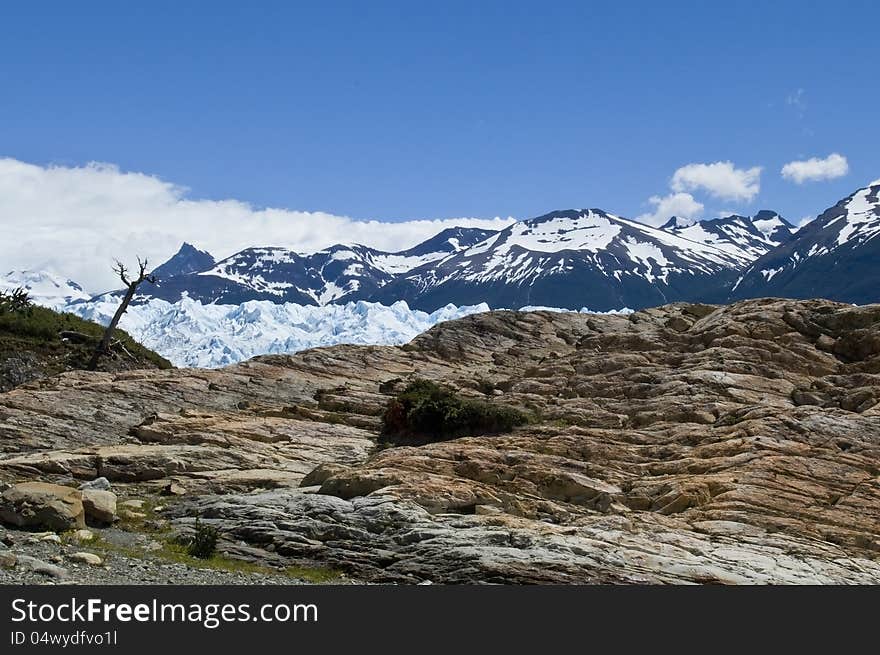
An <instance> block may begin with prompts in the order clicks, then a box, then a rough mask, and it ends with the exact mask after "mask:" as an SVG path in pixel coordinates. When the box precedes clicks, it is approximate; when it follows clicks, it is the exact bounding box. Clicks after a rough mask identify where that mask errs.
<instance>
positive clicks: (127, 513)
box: [119, 509, 147, 519]
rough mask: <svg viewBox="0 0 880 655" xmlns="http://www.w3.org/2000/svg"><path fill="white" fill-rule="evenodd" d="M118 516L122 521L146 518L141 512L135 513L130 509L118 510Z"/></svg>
mask: <svg viewBox="0 0 880 655" xmlns="http://www.w3.org/2000/svg"><path fill="white" fill-rule="evenodd" d="M119 516H121V517H122V518H124V519H145V518H147V515H146V514H144V513H143V512H135V511H133V510H130V509H123V510H120V511H119Z"/></svg>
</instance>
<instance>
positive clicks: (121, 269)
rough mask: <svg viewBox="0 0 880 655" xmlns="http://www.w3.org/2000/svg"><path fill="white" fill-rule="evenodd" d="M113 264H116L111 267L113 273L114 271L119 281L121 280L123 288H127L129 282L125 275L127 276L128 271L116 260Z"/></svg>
mask: <svg viewBox="0 0 880 655" xmlns="http://www.w3.org/2000/svg"><path fill="white" fill-rule="evenodd" d="M115 262H116V264H115V266H113V271H114V272H115V273H116V274H117V275H119V279H120V280H122V283H123V284H124V285H125V286H129V285H130V284H131V282H129V281H128V275H127V274H128V269H127V268H125V264H123V263H122V262H121V261H119V260H118V259H117V260H115Z"/></svg>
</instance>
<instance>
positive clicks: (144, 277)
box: [88, 257, 156, 371]
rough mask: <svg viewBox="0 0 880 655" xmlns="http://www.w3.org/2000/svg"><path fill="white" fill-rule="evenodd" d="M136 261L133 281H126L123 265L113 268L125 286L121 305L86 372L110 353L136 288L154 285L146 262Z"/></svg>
mask: <svg viewBox="0 0 880 655" xmlns="http://www.w3.org/2000/svg"><path fill="white" fill-rule="evenodd" d="M137 261H138V276H137V277H136V278H135V279H133V280H129V279H128V269H126V268H125V265H124V264H123V263H121V262H119V261H117V262H116V266H114V267H113V270H114V271H115V272H116V273H117V274H118V275H119V279H120V280H122V283H123V284H124V285H125V286H126V290H125V296H123V298H122V303H121V304H120V305H119V309H117V310H116V313H115V314H114V315H113V320H111V321H110V324H109V325H108V326H107V329H106V330H104V336H103V338H102V339H101V343H99V344H98V347H97V348H95V352H94V353H93V354H92V358H91V359H90V360H89V365H88V370H90V371H94V370H95V369H96V368H98V360H99V359H101V357H102V356H103V355H106V354H108V353H109V352H110V344H111V343H112V342H113V331H114V330H116V326H117V324H118V323H119V319H121V318H122V315H123V314H124V313H125V311H126V310H127V309H128V304H129V303H130V302H131V299H132V298H134V294H135V293H137V289H138V287H139V286H140V285H141V284H142V283H144V282H149V283H150V284H156V276H155V275H150V274H149V273H147V260H146V259H144V260H143V261H141V258H140V257H138V260H137Z"/></svg>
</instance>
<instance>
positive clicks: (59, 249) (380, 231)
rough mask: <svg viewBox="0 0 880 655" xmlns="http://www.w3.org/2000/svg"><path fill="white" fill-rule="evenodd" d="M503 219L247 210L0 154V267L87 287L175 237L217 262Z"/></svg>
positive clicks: (97, 287)
mask: <svg viewBox="0 0 880 655" xmlns="http://www.w3.org/2000/svg"><path fill="white" fill-rule="evenodd" d="M511 222H513V219H512V218H507V219H502V218H494V219H475V218H450V219H438V220H412V221H405V222H400V223H385V222H380V221H375V220H371V221H360V220H355V219H352V218H347V217H345V216H334V215H332V214H327V213H323V212H301V211H292V210H288V209H276V208H263V209H258V208H254V207H252V206H250V205H248V204H247V203H244V202H240V201H238V200H193V199H189V198H188V197H187V191H186V189H184V188H182V187H179V186H176V185H174V184H171V183H169V182H165V181H163V180H161V179H159V178H157V177H153V176H150V175H145V174H143V173H127V172H122V171H120V170H119V169H118V168H117V167H115V166H112V165H109V164H96V163H92V164H88V165H86V166H79V167H67V166H38V165H34V164H28V163H25V162H21V161H18V160H16V159H10V158H5V159H4V158H0V235H2V238H0V266H2V268H3V270H2V271H0V273H6V272H7V271H8V270H10V269H18V268H38V269H44V268H45V269H52V270H55V271H57V272H59V273H61V274H63V275H65V276H67V277H70V278H71V279H73V280H75V281H77V282H79V283H80V284H82V285H84V286H85V287H86V288H87V289H88V290H90V291H93V292H94V291H103V290H107V289H109V288H114V287H115V286H118V282H117V281H116V279H115V277H114V275H113V273H112V271H111V270H110V269H111V266H112V263H113V259H114V258H120V259H123V260H133V259H134V257H135V255H141V256H145V257H148V258H149V259H150V262H151V263H153V264H159V263H161V262H162V261H164V260H165V259H167V258H168V257H170V256H171V255H172V254H174V252H176V250H177V248H178V247H179V246H180V244H181V242H182V241H189V242H190V243H192V244H194V245H195V246H197V247H199V248H202V249H206V250H208V251H209V252H211V254H213V255H214V256H215V257H217V258H222V257H227V256H229V255H231V254H233V253H235V252H237V251H239V250H241V249H243V248H247V247H249V246H261V245H273V246H283V247H287V248H291V249H294V250H297V251H314V250H319V249H321V248H325V247H327V246H330V245H332V244H334V243H362V244H365V245H368V246H372V247H375V248H380V249H384V250H401V249H404V248H408V247H410V246H413V245H415V244H416V243H419V242H420V241H423V240H425V239H427V238H429V237H430V236H432V235H433V234H435V233H436V232H438V231H440V230H442V229H444V228H446V227H452V226H456V225H460V226H472V227H484V228H490V229H500V228H502V227H504V226H506V225H509V224H510V223H511Z"/></svg>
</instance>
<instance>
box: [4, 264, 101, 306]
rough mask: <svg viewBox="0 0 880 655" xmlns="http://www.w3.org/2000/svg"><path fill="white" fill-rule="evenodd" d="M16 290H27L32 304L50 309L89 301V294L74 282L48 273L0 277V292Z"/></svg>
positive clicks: (39, 272) (13, 274)
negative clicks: (80, 301) (79, 301)
mask: <svg viewBox="0 0 880 655" xmlns="http://www.w3.org/2000/svg"><path fill="white" fill-rule="evenodd" d="M18 288H24V289H27V291H28V296H29V297H30V299H31V300H32V301H33V302H34V303H36V304H38V305H42V306H43V307H50V308H52V309H57V308H59V307H62V306H64V305H67V304H68V303H71V302H75V301H77V300H88V299H89V294H87V293H86V292H85V291H83V288H82V287H81V286H80V285H78V284H77V283H76V282H73V281H72V280H68V279H66V278H64V277H62V276H61V275H57V274H55V273H52V272H50V271H9V272H8V273H7V274H6V275H2V276H0V291H12V290H13V289H18Z"/></svg>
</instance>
